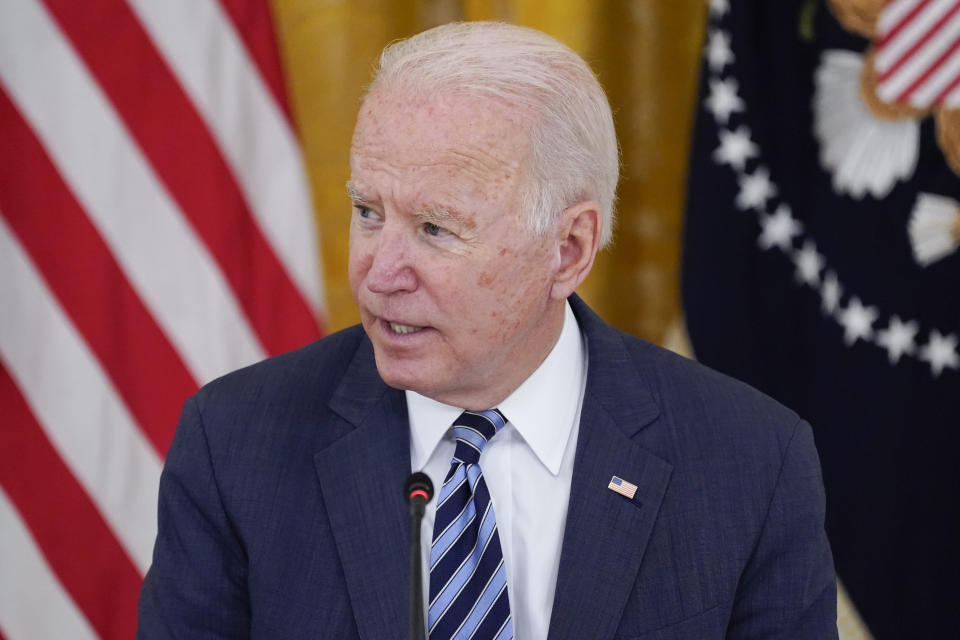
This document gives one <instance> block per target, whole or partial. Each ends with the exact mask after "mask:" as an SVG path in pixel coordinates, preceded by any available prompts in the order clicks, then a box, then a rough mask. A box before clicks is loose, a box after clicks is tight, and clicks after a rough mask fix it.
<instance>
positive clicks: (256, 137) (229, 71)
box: [130, 0, 323, 313]
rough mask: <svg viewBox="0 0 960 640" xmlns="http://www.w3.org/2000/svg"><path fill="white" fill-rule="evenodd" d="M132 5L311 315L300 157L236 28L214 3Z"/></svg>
mask: <svg viewBox="0 0 960 640" xmlns="http://www.w3.org/2000/svg"><path fill="white" fill-rule="evenodd" d="M130 5H131V7H132V8H133V10H134V12H136V13H137V15H138V16H139V17H140V20H141V22H142V23H143V25H144V27H145V28H146V29H147V31H148V32H149V33H150V37H151V39H152V40H153V41H154V43H155V44H156V46H157V48H158V49H159V50H160V51H161V52H162V53H163V56H164V57H165V58H166V60H167V62H168V64H170V65H171V68H172V69H173V72H174V75H175V76H176V77H177V79H178V80H179V81H180V84H181V85H182V86H183V88H184V90H185V91H186V92H187V94H188V95H189V96H190V99H191V100H192V101H193V103H194V104H195V105H196V107H197V109H198V110H199V112H200V113H201V114H202V115H203V117H204V119H205V120H206V122H207V126H208V127H209V128H210V131H211V133H212V134H213V136H214V138H215V139H216V141H217V144H218V146H219V147H220V148H221V150H222V151H223V153H224V154H225V157H226V159H227V162H228V163H229V165H230V167H231V169H232V170H233V172H234V174H235V175H236V176H237V181H238V182H239V184H240V188H241V189H242V190H243V193H244V196H245V198H246V200H247V202H248V204H249V206H250V209H251V211H252V213H253V216H254V218H255V219H256V220H257V222H258V224H259V226H260V228H261V229H262V230H263V232H264V235H265V236H266V237H267V239H268V240H269V242H270V244H271V245H272V246H273V250H274V252H275V253H276V254H277V256H278V257H279V259H280V261H281V263H282V264H283V265H284V268H285V269H286V270H287V272H288V273H289V274H290V275H291V278H292V279H293V281H294V283H295V284H296V286H297V288H298V290H299V292H300V295H302V296H303V297H304V298H305V299H306V300H308V301H309V303H310V306H311V308H312V309H313V311H314V312H315V313H316V312H317V311H319V310H320V308H321V301H322V299H323V292H322V285H321V278H320V269H319V260H318V257H317V253H318V249H317V246H318V244H317V238H316V237H315V236H314V234H309V233H304V229H310V228H312V227H313V206H312V202H311V200H310V190H309V187H308V182H307V176H306V172H305V170H304V167H303V162H302V157H301V154H300V149H299V147H298V145H297V142H296V139H295V138H294V135H293V131H292V130H291V128H290V126H289V124H288V122H287V119H286V117H285V116H284V115H283V112H282V111H281V110H280V107H279V106H278V105H277V103H276V101H275V100H274V98H273V95H272V94H271V93H270V91H269V89H268V88H267V86H266V84H265V83H264V81H263V78H262V77H261V76H260V73H259V71H258V70H257V68H256V65H254V63H253V62H252V60H251V59H250V56H249V55H248V53H247V50H246V48H245V47H244V45H243V42H242V40H241V39H240V38H239V36H238V35H237V33H236V31H235V30H234V28H233V24H232V23H231V22H230V20H229V18H228V17H227V16H226V15H224V13H223V10H222V7H221V6H220V3H219V2H217V0H165V1H164V2H157V1H156V0H131V1H130ZM211 51H216V52H217V55H216V57H214V56H211ZM238 131H242V132H244V135H237V132H238ZM279 212H284V215H278V213H279Z"/></svg>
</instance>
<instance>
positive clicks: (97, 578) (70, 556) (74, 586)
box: [0, 364, 142, 640]
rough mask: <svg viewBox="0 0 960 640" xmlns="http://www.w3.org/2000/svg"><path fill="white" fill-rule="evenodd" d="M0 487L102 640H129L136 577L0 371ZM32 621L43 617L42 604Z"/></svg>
mask: <svg viewBox="0 0 960 640" xmlns="http://www.w3.org/2000/svg"><path fill="white" fill-rule="evenodd" d="M0 406H2V407H3V409H4V416H3V428H2V429H0V485H3V488H4V491H6V493H7V495H9V496H10V500H11V501H12V502H13V504H14V506H15V507H16V509H17V511H19V512H20V515H21V517H22V518H23V520H24V521H25V522H26V525H27V528H28V529H29V530H30V532H31V534H32V536H33V538H34V540H35V541H36V543H37V545H38V546H39V548H40V549H41V551H42V552H43V555H44V556H45V557H46V559H47V562H48V563H49V564H50V567H51V569H52V570H53V572H54V573H55V574H56V576H57V578H58V579H59V581H60V583H61V584H62V585H63V587H64V588H65V589H66V591H67V592H68V593H69V594H70V596H71V598H73V601H74V602H76V603H77V605H78V606H79V607H80V609H81V610H82V611H83V613H84V615H85V616H86V618H87V620H89V621H90V624H91V626H93V628H94V629H95V630H96V631H97V633H98V634H99V635H100V636H101V637H102V638H104V639H105V640H111V639H113V638H118V639H119V638H132V637H133V636H134V633H135V631H136V628H137V595H138V593H139V591H140V584H141V581H142V579H141V577H140V574H139V573H138V572H137V569H136V568H135V567H134V565H133V563H132V562H131V560H130V558H129V557H128V556H127V555H126V553H125V552H124V551H123V549H122V548H121V547H120V544H119V543H118V542H117V540H116V538H114V536H113V533H112V531H111V530H110V527H109V526H108V525H107V523H106V522H104V520H103V518H102V517H101V516H100V512H99V511H97V508H96V506H94V504H93V502H92V501H91V500H90V498H89V496H88V495H87V494H86V492H84V490H83V488H82V487H80V485H79V484H78V483H77V481H76V480H75V479H74V477H73V475H72V474H71V473H70V470H69V469H68V468H67V467H66V465H64V463H63V461H62V460H61V459H60V457H59V456H58V455H57V452H56V450H55V449H54V448H53V445H52V444H50V441H49V440H48V439H47V437H46V434H44V432H43V429H42V428H41V426H40V425H39V424H38V423H37V420H36V418H35V417H34V416H33V413H32V412H31V411H30V408H29V407H28V406H27V403H26V401H25V400H24V398H23V396H22V395H21V394H20V390H19V389H17V387H16V385H15V383H14V381H13V379H12V378H11V377H10V374H9V373H8V372H7V370H6V368H5V367H4V366H3V365H2V364H0ZM37 604H38V606H40V607H41V608H40V609H38V615H43V610H42V604H41V603H37Z"/></svg>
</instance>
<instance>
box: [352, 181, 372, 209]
mask: <svg viewBox="0 0 960 640" xmlns="http://www.w3.org/2000/svg"><path fill="white" fill-rule="evenodd" d="M347 194H348V195H349V196H350V200H352V201H353V203H354V204H369V202H368V201H367V199H366V198H364V197H363V196H362V195H360V191H358V190H357V188H356V187H355V186H354V185H353V183H352V182H349V181H348V182H347Z"/></svg>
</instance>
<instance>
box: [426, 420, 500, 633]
mask: <svg viewBox="0 0 960 640" xmlns="http://www.w3.org/2000/svg"><path fill="white" fill-rule="evenodd" d="M506 423H507V419H506V418H505V417H504V416H503V414H502V413H500V412H499V411H498V410H496V409H490V410H489V411H479V412H476V411H464V412H463V413H462V414H461V415H460V417H459V418H457V419H456V420H455V421H454V423H453V436H454V438H456V441H457V449H456V451H455V452H454V454H453V461H452V462H451V463H450V472H449V473H448V474H447V478H446V480H444V481H443V488H442V489H441V490H440V498H439V500H438V501H437V515H436V518H435V519H434V523H433V545H432V547H431V548H430V607H429V609H428V612H427V628H428V629H429V632H430V640H452V639H454V638H456V639H457V640H460V639H464V640H465V639H467V638H472V639H473V640H511V639H512V638H513V620H512V618H511V616H510V599H509V597H508V596H507V575H506V572H505V570H504V566H503V551H502V550H501V549H500V536H499V534H498V533H497V519H496V517H495V516H494V515H493V503H491V502H490V492H489V491H487V483H486V481H485V480H484V479H483V472H482V471H480V465H479V464H478V462H479V461H480V452H481V451H483V447H484V446H485V445H486V444H487V441H488V440H490V438H492V437H493V436H494V435H496V433H497V431H499V430H500V429H502V428H503V426H504V425H505V424H506Z"/></svg>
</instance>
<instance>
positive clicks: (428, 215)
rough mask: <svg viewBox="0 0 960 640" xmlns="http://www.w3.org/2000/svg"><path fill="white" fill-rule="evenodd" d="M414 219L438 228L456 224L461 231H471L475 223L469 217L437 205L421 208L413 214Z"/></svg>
mask: <svg viewBox="0 0 960 640" xmlns="http://www.w3.org/2000/svg"><path fill="white" fill-rule="evenodd" d="M413 215H414V216H415V217H417V218H419V219H420V220H423V221H425V222H430V223H432V224H437V225H440V226H444V225H449V224H450V223H457V224H458V225H460V226H461V227H462V228H463V229H473V228H474V227H476V223H475V222H474V221H473V219H472V218H471V217H470V216H465V215H463V214H461V213H460V212H459V211H456V210H454V209H448V208H446V207H441V206H437V205H432V206H426V207H421V208H420V209H417V211H416V212H414V214H413Z"/></svg>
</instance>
